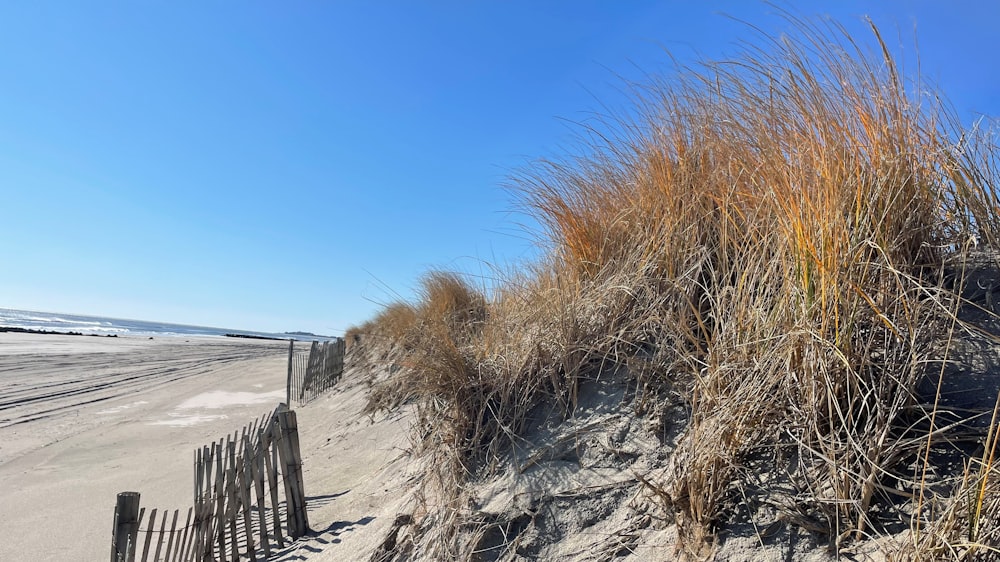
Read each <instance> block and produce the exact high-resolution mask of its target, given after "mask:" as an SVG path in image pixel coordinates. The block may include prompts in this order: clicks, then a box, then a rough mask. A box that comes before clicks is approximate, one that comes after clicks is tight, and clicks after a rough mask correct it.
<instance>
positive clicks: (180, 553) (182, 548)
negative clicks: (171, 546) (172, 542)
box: [172, 507, 194, 562]
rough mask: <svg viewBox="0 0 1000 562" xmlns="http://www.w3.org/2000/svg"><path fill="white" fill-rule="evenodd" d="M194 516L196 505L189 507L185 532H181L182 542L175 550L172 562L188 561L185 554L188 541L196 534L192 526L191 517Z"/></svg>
mask: <svg viewBox="0 0 1000 562" xmlns="http://www.w3.org/2000/svg"><path fill="white" fill-rule="evenodd" d="M193 516H194V507H189V508H188V514H187V520H186V521H184V532H182V533H181V542H180V544H178V545H177V548H176V549H175V550H174V559H173V560H172V562H187V560H186V559H185V555H186V553H187V550H188V541H189V540H190V539H191V538H192V537H193V535H194V529H193V528H192V527H191V523H192V521H191V518H192V517H193Z"/></svg>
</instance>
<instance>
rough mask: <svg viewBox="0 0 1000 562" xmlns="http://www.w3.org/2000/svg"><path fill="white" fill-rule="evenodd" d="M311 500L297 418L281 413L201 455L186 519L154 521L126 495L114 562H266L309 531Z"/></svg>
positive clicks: (118, 516)
mask: <svg viewBox="0 0 1000 562" xmlns="http://www.w3.org/2000/svg"><path fill="white" fill-rule="evenodd" d="M305 497H306V496H305V490H304V483H303V480H302V458H301V455H300V452H299V437H298V426H297V421H296V417H295V412H294V411H291V410H288V409H287V407H285V406H284V405H281V406H279V407H278V409H276V410H275V411H274V412H272V413H271V414H269V415H267V416H264V417H262V418H260V419H258V420H256V421H254V422H253V423H252V424H249V425H247V426H245V427H243V429H242V430H240V431H237V432H236V433H233V434H232V435H227V436H226V437H224V438H222V439H220V440H219V441H217V442H213V443H212V444H211V445H206V446H204V447H201V448H199V449H196V450H195V453H194V496H193V505H192V507H190V508H189V509H188V510H187V512H186V515H185V514H184V511H183V510H174V511H173V512H172V513H171V512H170V511H159V512H158V510H156V509H151V510H149V512H148V513H147V512H146V509H145V508H140V506H139V494H138V493H136V492H123V493H121V494H119V495H118V504H117V506H116V508H115V522H114V530H113V534H112V546H111V562H134V561H136V560H138V561H140V562H160V561H166V562H208V561H213V562H214V561H222V562H228V561H233V562H238V561H240V560H266V559H268V558H269V557H270V556H271V551H272V549H275V548H281V547H283V546H284V545H285V543H286V542H287V541H289V540H294V539H296V538H298V537H300V536H302V535H304V534H305V533H306V532H307V531H308V529H309V520H308V516H307V513H306V502H305ZM282 498H283V499H282ZM182 516H183V517H182ZM179 523H180V526H178V524H179Z"/></svg>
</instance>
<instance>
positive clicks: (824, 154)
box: [374, 17, 1000, 557]
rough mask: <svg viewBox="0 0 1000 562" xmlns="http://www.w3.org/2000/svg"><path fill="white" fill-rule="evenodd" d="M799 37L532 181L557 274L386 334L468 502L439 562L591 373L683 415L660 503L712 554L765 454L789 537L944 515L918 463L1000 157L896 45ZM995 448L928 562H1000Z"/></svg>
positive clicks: (991, 211) (523, 187) (820, 33)
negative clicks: (789, 492)
mask: <svg viewBox="0 0 1000 562" xmlns="http://www.w3.org/2000/svg"><path fill="white" fill-rule="evenodd" d="M788 19H789V21H790V23H791V24H792V27H793V29H794V32H795V34H794V36H792V37H784V36H783V37H779V38H770V37H761V42H760V44H759V45H758V46H748V47H747V49H746V54H745V56H743V57H742V58H738V59H734V60H732V61H727V62H720V63H706V64H704V65H701V66H698V67H696V68H693V69H681V70H680V71H679V72H678V73H677V74H675V75H672V76H670V77H669V78H668V79H662V80H659V81H654V82H653V83H651V84H649V85H646V86H642V87H637V88H636V92H637V96H638V97H639V103H638V108H639V111H638V113H637V115H638V117H637V118H635V119H633V120H630V121H625V122H622V121H616V122H611V123H606V124H605V125H606V129H600V130H598V129H593V130H590V131H588V138H589V139H591V145H590V146H591V150H590V152H589V153H588V154H585V155H583V156H580V157H578V158H576V159H572V160H567V161H563V162H542V163H539V164H538V165H537V166H535V167H534V168H532V169H530V170H528V171H526V172H525V173H524V174H523V175H521V176H520V177H519V178H518V179H517V189H518V191H519V193H520V194H521V195H522V197H523V201H524V204H525V207H526V209H528V211H529V212H530V213H531V214H532V215H533V216H534V217H536V218H537V219H538V220H539V221H540V222H541V223H542V224H543V225H544V226H545V229H546V234H547V244H548V245H549V248H550V253H549V256H548V258H547V259H546V260H545V261H543V262H542V263H540V264H537V265H536V266H535V267H534V268H532V269H531V270H530V271H527V272H525V273H523V274H521V275H517V276H513V277H512V278H510V279H508V280H506V281H505V283H503V284H502V285H501V288H500V289H498V290H497V291H496V292H495V293H494V294H492V295H491V296H490V297H489V298H488V299H487V297H485V296H484V295H482V294H481V293H480V292H478V291H475V290H473V289H472V288H471V287H470V286H469V285H468V284H467V283H466V282H465V281H463V280H462V279H461V278H460V277H458V276H455V275H449V274H445V273H440V272H435V273H431V274H430V275H428V276H427V277H426V278H425V280H424V284H423V287H424V290H423V294H422V299H421V301H420V302H419V303H418V304H416V305H413V306H409V305H399V307H400V308H399V309H398V310H391V309H387V310H386V311H385V312H384V313H383V315H382V316H380V317H379V318H377V319H376V320H375V322H374V325H375V326H377V327H378V329H379V330H381V332H382V333H385V334H392V335H393V337H394V338H395V339H396V341H397V342H399V343H400V349H401V360H400V363H401V365H402V366H403V370H402V371H401V372H400V377H399V379H398V380H397V381H396V382H395V383H394V384H396V385H397V386H396V387H394V388H395V389H396V390H394V392H397V393H404V394H405V395H406V396H410V397H414V398H415V399H416V401H417V404H418V408H419V429H418V434H419V436H420V443H421V445H422V447H421V448H420V451H422V452H423V453H424V454H427V455H431V456H432V457H434V458H435V459H437V460H436V462H435V463H434V466H436V467H437V470H436V471H435V472H434V474H433V477H434V478H432V479H430V480H429V481H431V480H433V481H434V482H436V483H437V486H436V489H437V490H438V492H446V496H447V497H449V498H451V500H450V501H446V502H444V503H443V504H441V507H440V509H438V510H437V511H434V510H432V511H431V518H430V519H429V521H431V523H429V524H428V525H426V528H427V529H428V531H427V532H428V533H429V534H428V535H427V537H428V538H427V546H426V548H428V549H429V550H428V552H430V553H431V554H432V555H436V556H459V557H468V556H469V551H468V548H469V545H463V544H458V543H456V542H455V540H456V539H455V537H456V534H455V530H456V528H457V527H456V526H457V525H458V524H459V522H460V517H459V515H458V514H459V511H460V500H459V498H460V497H461V490H462V484H463V482H464V481H465V480H466V479H467V478H469V477H470V476H472V475H485V474H489V473H490V471H491V470H493V469H495V468H496V467H497V466H498V461H499V460H500V459H501V458H502V456H503V453H504V451H505V450H506V449H505V448H506V447H508V446H509V444H510V443H512V442H516V440H517V436H518V434H519V432H520V431H521V430H522V429H523V424H524V423H525V421H526V420H527V418H528V415H529V413H530V412H531V410H532V408H533V407H534V406H535V405H537V404H539V403H541V402H543V401H554V402H556V403H558V404H560V405H561V406H562V407H563V409H564V412H566V413H567V414H568V413H570V412H572V410H573V408H574V406H575V403H576V395H577V391H578V388H579V381H580V378H581V376H584V375H586V374H587V373H592V372H595V371H597V370H600V369H605V368H609V367H612V366H614V367H618V366H625V367H632V374H633V376H634V377H635V380H636V381H637V384H639V385H641V387H642V388H649V389H655V388H657V387H662V386H664V385H671V386H673V387H674V388H681V389H683V391H684V394H685V396H686V397H687V400H688V402H689V406H690V410H691V416H690V420H689V424H688V426H687V430H686V433H685V436H684V438H683V440H682V444H681V446H680V448H679V449H678V451H677V452H676V453H675V454H674V456H673V458H672V460H671V470H670V471H669V474H670V477H669V478H667V479H666V480H665V481H662V482H659V483H658V484H657V485H660V486H662V488H663V491H664V492H665V497H668V498H669V502H668V503H669V508H670V509H671V510H672V511H673V513H674V514H675V516H676V521H677V523H678V525H679V529H680V535H681V538H682V540H683V542H684V546H685V548H686V549H687V552H688V553H689V554H691V555H693V556H695V557H697V556H701V555H703V554H704V553H705V552H706V547H708V546H710V545H711V542H712V540H713V534H714V532H715V530H716V527H717V526H718V524H719V523H720V522H719V516H720V513H721V511H722V510H723V507H724V505H725V504H726V503H727V502H731V501H732V494H733V491H734V489H735V488H736V486H737V484H738V483H739V480H740V478H741V475H740V466H741V462H742V460H743V459H745V458H746V457H747V456H748V455H750V454H751V453H752V452H754V451H759V450H761V447H762V446H765V445H766V446H768V447H769V449H768V450H771V451H774V452H775V453H774V454H775V455H776V456H777V457H781V458H782V459H784V461H783V462H785V464H786V465H787V464H789V462H790V464H791V465H792V467H793V468H792V469H791V470H790V471H789V475H788V477H789V479H790V481H791V482H792V483H793V485H794V486H795V487H796V489H797V492H796V495H795V498H794V500H795V501H794V503H795V505H796V507H795V510H794V513H790V514H789V515H790V516H792V520H795V521H798V522H800V523H801V524H802V525H803V526H804V527H807V528H810V529H822V530H824V532H825V533H826V534H827V535H828V536H829V538H830V542H831V544H832V545H833V546H835V547H839V546H841V545H843V544H845V543H846V542H849V541H852V540H858V539H863V538H865V537H868V536H871V535H872V534H877V533H879V532H880V531H879V529H880V528H882V527H881V525H882V523H884V522H879V521H875V520H873V515H872V513H873V510H872V507H873V505H876V504H880V503H883V504H888V503H890V501H889V500H890V498H891V496H894V495H899V494H900V493H902V494H909V495H912V496H914V497H917V496H920V497H921V498H922V497H923V489H922V486H923V474H917V475H916V476H914V475H913V474H912V473H908V471H907V470H906V469H905V468H904V466H903V463H904V461H905V460H907V459H910V461H912V459H913V458H915V457H919V455H920V453H921V451H922V450H923V448H924V446H925V445H926V444H927V442H928V439H936V438H938V437H940V436H942V435H943V434H944V431H945V430H944V429H942V428H940V427H935V426H934V425H933V422H931V426H930V429H926V426H927V422H928V420H929V418H930V417H931V416H932V415H933V413H931V412H926V411H924V410H923V409H921V408H920V407H919V404H918V403H917V400H916V396H915V388H916V384H917V382H918V381H919V380H920V378H921V377H922V376H925V375H926V373H927V371H928V365H931V364H934V363H933V361H936V360H940V359H941V354H942V346H941V345H939V344H938V343H937V342H940V341H947V339H946V338H943V336H946V335H947V334H948V333H949V330H951V329H953V328H954V323H953V322H952V319H953V318H954V315H955V313H956V311H957V307H958V305H959V301H958V297H957V296H956V293H955V291H954V290H953V289H954V287H952V286H951V285H949V283H951V282H950V281H949V280H948V279H947V278H946V275H945V264H946V262H947V261H948V260H952V259H955V257H956V256H959V257H961V255H962V254H963V252H965V251H967V241H968V240H970V239H979V240H983V241H986V242H988V243H990V244H993V243H995V242H1000V238H998V236H997V232H1000V231H998V230H997V228H998V226H1000V221H998V220H997V197H996V193H995V192H994V190H993V186H995V185H997V183H996V179H997V175H996V166H995V163H996V162H995V154H996V153H995V151H994V149H993V147H992V145H990V144H988V143H982V142H979V140H981V139H982V137H979V136H976V132H964V133H963V132H961V128H960V127H958V126H957V121H956V120H955V119H954V118H953V117H952V116H951V115H950V114H949V113H948V110H947V107H945V106H943V105H942V103H941V102H940V101H939V99H938V98H936V97H932V96H928V95H924V92H926V91H927V89H926V87H925V85H924V84H921V83H919V81H916V82H915V83H913V84H911V85H907V83H906V82H904V79H903V78H902V77H901V76H900V75H899V72H898V70H897V68H896V65H895V62H894V61H893V60H892V58H891V57H890V56H889V55H888V50H887V49H886V47H885V44H884V43H883V42H882V39H881V37H880V36H879V33H878V30H877V29H875V28H874V27H872V32H873V41H872V42H871V46H873V47H874V50H869V49H868V48H867V47H865V46H863V45H861V44H859V43H856V42H855V40H854V39H852V38H851V37H850V36H849V35H848V34H847V33H846V32H845V31H843V30H842V29H841V28H839V27H837V26H836V25H834V24H823V25H814V24H811V23H808V22H803V21H799V20H795V19H794V18H791V17H789V18H788ZM992 247H994V248H995V247H997V246H992ZM637 365H642V368H641V369H639V368H635V367H636V366H637ZM376 405H378V404H376ZM915 427H924V428H925V432H924V433H923V434H917V432H915V431H914V429H913V428H915ZM928 434H929V435H928ZM991 435H993V436H996V435H997V430H996V429H995V426H994V429H993V430H992V433H991ZM993 448H994V447H988V450H989V451H990V452H989V456H987V457H984V458H983V459H982V460H981V461H978V462H977V463H975V464H970V468H969V476H968V477H967V478H966V479H965V482H964V484H963V485H962V487H961V489H960V490H959V492H958V493H957V495H956V496H955V499H954V500H953V502H952V504H951V507H949V508H948V509H947V510H945V513H944V514H943V515H942V514H940V513H935V512H933V511H932V510H929V509H924V506H923V505H918V506H917V507H916V508H915V510H914V513H915V515H914V521H915V524H914V529H913V535H914V537H915V538H914V541H911V542H913V544H915V545H917V546H918V547H919V549H918V551H917V552H930V550H929V549H936V550H934V552H938V551H941V549H944V548H945V546H942V545H952V544H954V541H952V542H946V541H945V539H941V537H943V536H946V535H947V532H946V531H943V530H942V529H941V528H940V527H941V525H943V523H941V522H942V521H945V520H946V519H947V518H948V517H950V518H951V520H955V521H957V520H959V519H961V518H962V517H968V516H967V515H963V514H968V513H971V514H973V516H972V519H971V520H970V521H973V523H970V525H972V527H971V528H974V529H975V533H974V534H973V535H972V539H971V541H979V542H982V543H983V544H987V545H995V544H996V535H997V533H998V532H1000V531H998V524H997V521H996V518H995V517H994V516H993V515H991V514H995V513H997V511H996V508H997V507H998V506H996V505H995V503H996V500H995V498H996V497H998V496H997V495H996V493H994V492H995V489H996V487H997V486H998V480H997V477H996V467H995V458H994V457H993ZM774 462H775V463H777V462H778V461H777V459H774ZM925 469H926V467H925ZM921 501H923V500H921ZM927 501H928V504H930V503H931V500H930V498H928V500H927ZM935 501H937V500H935ZM991 509H992V511H991ZM435 514H436V515H435ZM435 517H436V519H435ZM942 518H944V519H942ZM921 522H922V524H923V525H924V526H925V527H928V526H929V527H931V528H932V529H933V530H932V531H926V530H925V531H923V532H922V531H921V530H920V525H921ZM432 523H433V524H432ZM935 537H936V538H935ZM966 542H967V543H968V542H970V541H966ZM920 549H923V550H920Z"/></svg>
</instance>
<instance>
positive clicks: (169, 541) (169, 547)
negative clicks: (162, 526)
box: [156, 509, 181, 562]
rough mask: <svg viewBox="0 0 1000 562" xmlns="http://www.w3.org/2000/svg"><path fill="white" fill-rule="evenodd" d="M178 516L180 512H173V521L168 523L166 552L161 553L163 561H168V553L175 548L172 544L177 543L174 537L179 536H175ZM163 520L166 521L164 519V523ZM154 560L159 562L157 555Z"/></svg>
mask: <svg viewBox="0 0 1000 562" xmlns="http://www.w3.org/2000/svg"><path fill="white" fill-rule="evenodd" d="M180 514H181V512H180V510H177V509H175V510H174V520H173V521H172V522H171V523H170V534H168V535H167V550H166V552H164V553H163V559H164V560H168V561H169V560H170V552H171V551H172V550H174V549H176V548H177V547H176V546H174V543H175V542H177V539H176V537H179V536H180V535H178V534H177V517H178V516H179V515H180ZM165 520H166V519H164V521H165ZM156 560H157V562H159V560H160V556H159V554H157V555H156Z"/></svg>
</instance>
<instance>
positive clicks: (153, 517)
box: [140, 508, 156, 562]
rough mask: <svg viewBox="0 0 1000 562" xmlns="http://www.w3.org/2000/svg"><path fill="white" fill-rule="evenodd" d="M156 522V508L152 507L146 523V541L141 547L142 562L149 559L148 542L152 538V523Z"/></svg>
mask: <svg viewBox="0 0 1000 562" xmlns="http://www.w3.org/2000/svg"><path fill="white" fill-rule="evenodd" d="M155 524H156V509H155V508H154V509H152V510H150V512H149V523H148V524H147V525H146V541H145V543H144V545H143V547H142V558H140V560H141V561H142V562H146V561H147V560H148V559H149V542H150V539H152V538H153V525H155Z"/></svg>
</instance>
